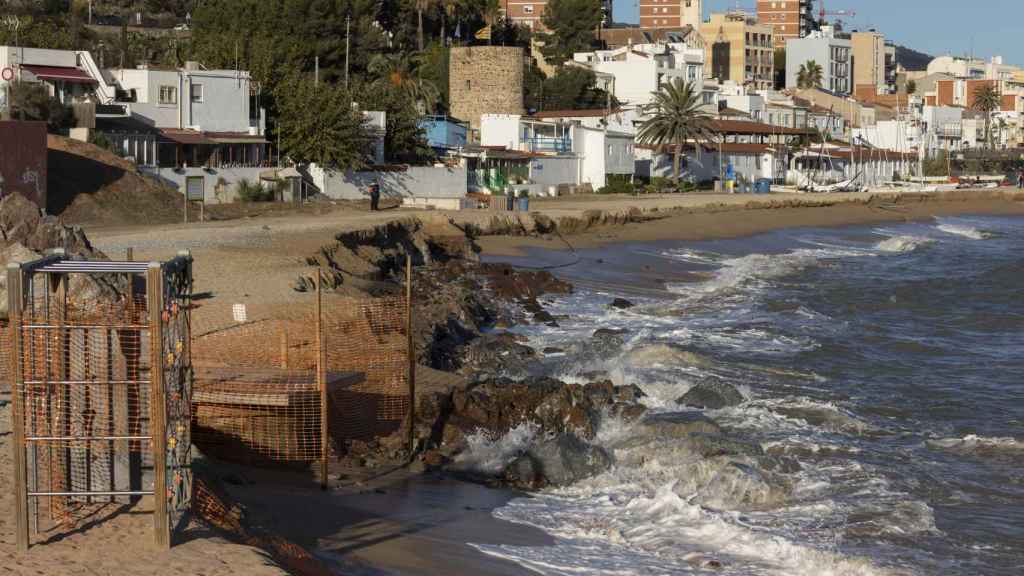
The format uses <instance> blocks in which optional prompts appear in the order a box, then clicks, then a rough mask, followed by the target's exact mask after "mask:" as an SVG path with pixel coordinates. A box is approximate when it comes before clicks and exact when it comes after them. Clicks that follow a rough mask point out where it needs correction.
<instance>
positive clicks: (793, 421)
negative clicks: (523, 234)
mask: <svg viewBox="0 0 1024 576" xmlns="http://www.w3.org/2000/svg"><path fill="white" fill-rule="evenodd" d="M578 256H579V257H580V258H581V262H580V263H579V264H578V265H576V266H572V267H568V268H564V269H561V270H559V271H558V272H557V273H558V274H559V275H561V276H563V277H565V278H567V279H568V280H570V281H572V282H574V284H575V285H576V286H577V290H576V292H575V293H574V294H572V295H568V296H564V297H551V298H548V299H547V300H546V304H547V306H548V309H549V310H550V311H551V312H552V313H553V314H555V315H556V316H558V317H560V318H561V319H560V320H559V327H557V328H554V327H547V326H528V327H520V328H517V329H516V330H517V331H519V332H521V333H522V334H524V335H526V336H528V337H529V338H530V340H531V342H532V344H533V345H534V346H536V347H538V349H540V348H544V347H558V348H562V349H564V350H565V352H564V353H557V354H551V355H549V357H547V358H545V360H544V361H543V362H540V363H538V365H537V367H536V372H537V373H547V374H551V375H554V376H556V377H560V378H562V379H564V380H566V381H570V382H572V381H583V380H585V377H583V376H581V374H582V373H584V372H590V371H594V370H603V371H606V372H607V373H608V375H609V376H610V378H611V379H612V380H613V381H614V382H615V383H616V384H636V385H638V386H640V387H641V388H642V389H643V390H644V391H645V392H646V394H647V397H646V398H644V402H645V403H646V404H647V406H648V407H649V409H650V410H651V411H654V412H664V411H679V410H683V409H685V408H681V407H680V406H679V405H678V404H677V403H676V399H677V398H679V397H680V396H682V395H683V394H684V393H685V392H686V391H687V390H688V389H689V387H690V386H692V385H693V384H694V383H695V382H699V381H703V380H721V381H724V382H728V383H730V384H732V385H734V386H736V387H737V388H738V389H739V390H740V391H741V392H742V393H743V394H744V396H745V397H746V401H745V402H744V403H743V404H741V405H739V406H735V407H730V408H725V409H721V410H717V411H709V412H708V413H707V414H708V415H709V416H710V417H711V418H713V419H714V420H715V421H717V422H718V423H719V424H721V425H722V427H723V428H724V429H725V430H726V432H727V433H728V434H730V435H732V436H735V437H739V438H743V439H747V440H749V441H752V442H756V443H758V444H760V445H761V447H762V448H763V449H764V450H765V451H766V452H767V454H769V455H770V457H771V458H774V459H775V461H776V462H779V463H780V465H778V466H773V467H771V468H772V469H764V461H765V459H761V460H760V461H754V460H743V459H742V458H740V459H737V460H739V461H737V462H731V461H728V459H722V458H717V459H705V458H701V457H699V456H696V455H694V454H692V453H690V452H689V451H688V450H686V449H685V448H684V447H682V446H680V445H679V443H673V442H670V441H658V442H653V443H645V444H642V445H639V446H634V447H631V446H632V445H631V444H630V443H629V442H628V439H629V438H630V437H631V435H632V434H633V432H632V430H631V426H630V425H629V424H626V423H623V422H619V421H616V420H613V419H609V420H606V421H605V422H604V423H603V425H602V427H601V429H600V431H599V433H598V437H597V439H596V440H595V441H596V442H597V443H599V444H601V445H603V446H605V447H606V448H607V449H609V451H611V452H612V453H613V454H614V456H615V458H616V465H615V467H613V468H612V469H611V470H610V471H608V472H606V473H604V474H602V475H600V476H597V477H594V478H590V479H587V480H584V481H582V482H579V483H577V484H576V485H574V486H571V487H569V488H564V489H558V490H548V491H544V492H541V493H539V494H536V495H533V496H532V497H528V498H518V499H514V500H512V501H511V502H509V503H508V504H507V505H505V506H503V507H501V508H499V509H498V510H496V511H495V515H496V516H498V517H499V518H502V519H506V520H510V521H512V522H517V523H523V524H529V525H532V526H536V527H539V528H541V529H543V530H544V531H546V532H548V533H549V534H551V535H552V536H553V537H554V538H555V542H556V544H555V545H553V546H546V547H524V546H520V547H517V546H502V545H493V544H492V545H486V546H485V545H478V546H477V547H478V548H479V549H480V550H481V551H483V552H485V553H487V554H491V555H495V556H499V557H502V558H507V559H510V560H513V561H515V562H517V563H519V564H520V565H521V566H523V567H524V570H525V569H529V570H531V571H535V572H538V573H542V574H608V575H612V574H615V575H620V574H644V575H647V574H688V573H698V574H699V573H714V574H729V575H740V574H743V575H746V574H751V575H761V574H779V575H801V574H806V575H814V576H820V575H833V574H834V575H881V574H921V575H931V574H942V575H1006V576H1010V575H1017V576H1019V575H1021V574H1024V220H1022V219H1011V218H996V217H970V218H967V217H964V218H943V219H939V220H935V221H930V222H923V223H912V224H893V225H887V226H885V227H876V228H872V227H852V228H837V229H797V230H785V231H778V232H773V233H769V234H764V235H759V236H755V237H750V238H743V239H735V240H720V241H708V242H687V243H682V242H657V243H644V244H621V245H615V246H611V247H603V248H599V249H591V250H581V251H580V252H579V254H578ZM574 258H575V256H574V255H572V254H568V253H565V252H540V251H537V252H531V253H530V254H529V256H528V257H524V258H515V259H508V258H503V260H506V261H512V262H513V263H515V264H521V265H523V264H529V265H546V264H558V263H560V262H561V261H563V260H564V261H572V260H573V259H574ZM614 297H626V298H628V299H630V300H631V301H633V302H634V303H635V304H636V306H635V307H633V308H630V309H627V310H618V309H613V308H610V307H609V306H608V304H609V302H610V301H611V300H612V298H614ZM598 328H618V329H624V330H626V331H627V332H626V334H625V335H624V336H623V338H624V343H623V344H622V345H621V346H616V347H614V348H612V349H609V348H607V347H593V346H589V345H587V344H586V343H587V342H589V341H590V340H591V338H590V336H591V334H592V333H593V332H594V330H596V329H598ZM520 376H525V375H520ZM533 432H534V431H533V430H531V429H528V428H522V429H517V430H515V431H513V433H511V434H509V435H508V436H506V437H504V438H497V439H486V438H484V439H474V443H473V449H472V454H471V456H470V457H471V458H476V459H477V461H479V462H480V463H482V464H481V465H482V466H485V467H487V468H488V469H495V470H496V469H498V468H500V466H501V460H502V459H503V458H508V457H511V456H512V455H514V454H515V452H516V449H517V447H521V446H523V445H526V444H528V443H529V442H531V441H532V440H533V438H534V434H533ZM624 440H625V441H624ZM769 460H770V459H769ZM758 466H761V468H758Z"/></svg>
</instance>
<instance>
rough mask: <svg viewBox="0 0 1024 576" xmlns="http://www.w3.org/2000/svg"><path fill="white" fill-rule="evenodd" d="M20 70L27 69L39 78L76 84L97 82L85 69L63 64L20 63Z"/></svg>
mask: <svg viewBox="0 0 1024 576" xmlns="http://www.w3.org/2000/svg"><path fill="white" fill-rule="evenodd" d="M21 69H22V70H27V71H29V72H31V73H32V74H34V75H35V77H36V78H38V79H40V80H56V81H60V82H72V83H77V84H97V82H96V79H95V78H93V77H92V76H89V74H88V73H87V72H86V71H85V70H80V69H78V68H68V67H65V66H36V65H34V64H22V65H21Z"/></svg>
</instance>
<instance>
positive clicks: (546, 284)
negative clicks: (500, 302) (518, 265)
mask: <svg viewBox="0 0 1024 576" xmlns="http://www.w3.org/2000/svg"><path fill="white" fill-rule="evenodd" d="M480 272H481V273H482V275H483V276H484V277H485V278H486V279H487V281H488V285H489V286H490V288H491V290H492V291H493V292H494V294H495V295H496V296H497V297H498V298H502V299H505V300H523V299H536V298H537V297H538V296H540V295H542V294H571V293H572V284H569V283H568V282H564V281H562V280H559V279H558V278H556V277H555V276H554V275H553V274H551V273H550V272H547V271H531V270H517V269H515V268H513V267H512V266H510V265H508V264H483V265H481V266H480Z"/></svg>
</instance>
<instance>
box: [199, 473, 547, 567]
mask: <svg viewBox="0 0 1024 576" xmlns="http://www.w3.org/2000/svg"><path fill="white" fill-rule="evenodd" d="M218 467H219V469H220V470H221V473H222V474H223V475H225V476H229V477H231V478H232V479H234V480H235V481H234V482H232V483H229V484H226V485H225V488H226V489H227V491H228V492H229V493H230V495H231V497H232V499H234V500H237V501H238V502H240V503H242V504H244V505H245V506H246V508H247V509H248V510H250V511H251V512H252V514H253V515H254V516H255V517H257V518H259V519H260V521H261V523H262V524H263V527H264V528H266V529H269V530H270V531H272V532H275V533H278V534H286V535H287V536H288V538H290V539H291V540H292V541H294V542H296V543H298V544H300V545H302V546H304V547H305V548H306V549H307V550H310V551H312V552H313V553H314V554H315V555H316V556H317V557H318V558H319V559H320V560H322V561H323V562H324V563H325V564H326V565H327V566H328V567H329V568H330V569H331V570H332V572H335V573H338V574H351V575H356V576H376V575H380V574H403V575H404V574H409V575H442V574H474V575H480V576H513V575H519V574H523V573H524V571H525V570H524V569H523V568H522V567H521V566H518V565H517V564H514V563H512V562H509V561H507V560H502V559H499V558H495V557H492V556H488V555H486V554H483V553H481V552H478V551H477V550H476V549H475V548H473V547H472V546H470V545H469V543H475V544H510V545H515V546H546V545H549V544H551V543H552V538H551V537H550V536H548V535H547V534H545V533H544V532H542V531H540V530H538V529H535V528H531V527H529V526H522V525H518V524H512V523H510V522H506V521H503V520H499V519H497V518H495V517H494V516H493V515H492V512H493V510H495V509H496V508H500V507H501V506H503V505H505V504H506V503H507V502H508V501H509V500H511V499H512V498H514V497H518V496H523V497H528V496H525V495H522V494H518V493H515V492H512V491H509V490H497V489H491V488H487V487H485V486H481V485H478V484H471V483H468V482H463V481H459V480H454V479H451V478H445V477H442V476H435V475H431V474H422V475H421V474H415V473H411V472H409V471H408V470H407V469H405V468H394V469H391V470H384V471H382V472H380V473H379V475H376V476H370V477H367V476H366V473H365V470H364V469H352V470H336V469H333V470H332V472H331V475H330V476H331V483H330V484H331V487H330V489H329V490H328V491H322V490H320V488H319V483H318V482H314V481H313V479H312V478H311V477H310V476H308V475H305V474H300V473H295V472H291V473H289V472H275V471H270V470H263V469H257V468H249V467H244V466H233V465H230V464H226V465H218Z"/></svg>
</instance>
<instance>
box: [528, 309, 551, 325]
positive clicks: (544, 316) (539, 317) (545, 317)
mask: <svg viewBox="0 0 1024 576" xmlns="http://www.w3.org/2000/svg"><path fill="white" fill-rule="evenodd" d="M533 321H534V322H540V323H541V324H545V323H548V322H554V321H555V317H554V316H552V315H551V314H550V313H549V312H547V311H545V310H541V311H540V312H536V313H535V314H534V315H533Z"/></svg>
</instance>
